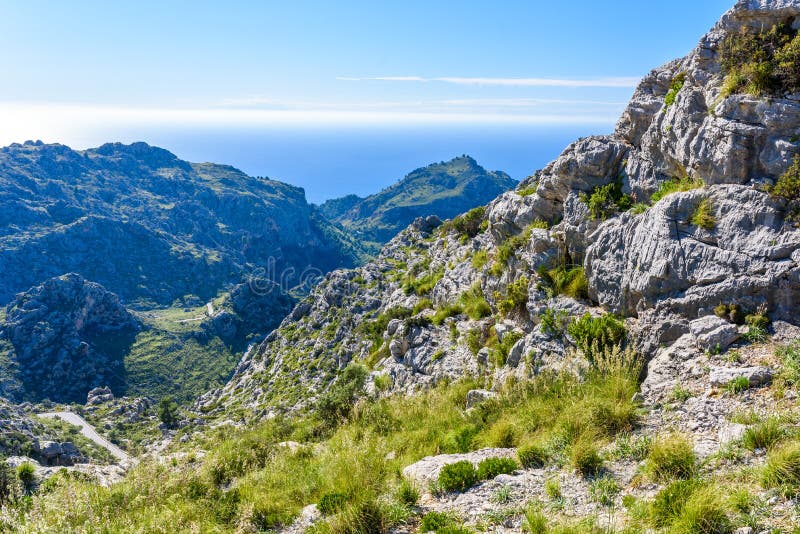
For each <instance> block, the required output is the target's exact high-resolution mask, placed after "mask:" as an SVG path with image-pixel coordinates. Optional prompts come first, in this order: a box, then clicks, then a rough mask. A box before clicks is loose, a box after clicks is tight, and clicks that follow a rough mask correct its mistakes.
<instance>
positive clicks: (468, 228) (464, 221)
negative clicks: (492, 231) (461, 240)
mask: <svg viewBox="0 0 800 534" xmlns="http://www.w3.org/2000/svg"><path fill="white" fill-rule="evenodd" d="M485 216H486V207H484V206H479V207H477V208H472V209H471V210H469V211H468V212H467V213H465V214H463V215H459V216H458V217H456V218H455V219H453V220H452V221H448V222H446V223H445V224H443V225H442V232H443V233H447V232H450V231H453V230H455V231H456V232H457V233H459V234H460V235H462V236H466V237H469V238H472V237H475V236H476V235H478V234H479V233H481V231H482V229H481V223H482V222H483V220H484V217H485Z"/></svg>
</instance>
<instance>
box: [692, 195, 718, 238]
mask: <svg viewBox="0 0 800 534" xmlns="http://www.w3.org/2000/svg"><path fill="white" fill-rule="evenodd" d="M690 222H691V223H692V224H693V225H695V226H697V227H699V228H703V229H704V230H713V229H714V227H715V226H716V225H717V220H716V218H715V217H714V208H713V206H712V205H711V201H710V200H708V199H707V198H704V199H703V200H701V201H700V203H699V204H698V205H697V208H695V210H694V213H693V214H692V218H691V221H690Z"/></svg>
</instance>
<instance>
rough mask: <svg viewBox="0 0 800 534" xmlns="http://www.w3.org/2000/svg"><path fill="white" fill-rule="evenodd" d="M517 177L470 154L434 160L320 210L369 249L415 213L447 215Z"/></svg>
mask: <svg viewBox="0 0 800 534" xmlns="http://www.w3.org/2000/svg"><path fill="white" fill-rule="evenodd" d="M515 184H516V181H515V180H513V179H512V178H511V177H509V176H508V175H507V174H506V173H504V172H501V171H492V172H490V171H487V170H486V169H484V168H483V167H481V166H480V165H478V162H476V161H475V160H474V159H473V158H471V157H469V156H466V155H464V156H460V157H457V158H453V159H452V160H450V161H447V162H445V161H442V162H439V163H432V164H430V165H428V166H426V167H421V168H419V169H416V170H414V171H412V172H410V173H409V174H407V175H406V176H405V177H404V178H403V179H402V180H399V181H398V182H396V183H395V184H393V185H391V186H390V187H387V188H386V189H384V190H383V191H381V192H379V193H375V194H374V195H370V196H368V197H367V198H359V197H357V196H355V195H348V196H346V197H343V198H339V199H333V200H329V201H327V202H325V203H324V204H323V205H322V206H321V207H320V210H321V211H322V213H324V214H326V216H327V217H329V218H330V220H332V221H334V222H336V223H337V224H340V225H341V226H342V227H343V228H344V229H345V230H347V231H348V232H349V233H352V234H353V235H355V236H357V237H358V238H359V239H360V240H362V241H363V242H365V243H369V244H370V245H368V246H369V247H370V249H371V250H373V251H374V252H376V253H377V252H378V251H379V250H380V247H381V246H382V245H383V244H384V243H386V242H387V241H389V240H390V239H391V238H392V237H394V236H395V235H397V233H398V232H400V231H401V230H403V229H404V228H406V227H407V226H408V225H409V224H411V222H412V221H413V220H414V219H416V218H417V217H426V216H429V215H435V216H437V217H439V218H441V219H449V218H451V217H455V216H456V215H458V214H460V213H464V212H465V211H468V210H470V209H472V208H474V207H476V206H480V205H483V204H485V203H486V202H488V201H490V200H491V199H493V198H495V197H496V196H497V195H499V194H500V193H502V192H503V191H506V190H508V189H511V188H512V187H514V185H515Z"/></svg>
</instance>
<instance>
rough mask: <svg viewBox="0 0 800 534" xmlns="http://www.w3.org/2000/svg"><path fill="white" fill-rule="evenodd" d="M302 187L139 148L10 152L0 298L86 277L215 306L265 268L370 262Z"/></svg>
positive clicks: (1, 197) (1, 192)
mask: <svg viewBox="0 0 800 534" xmlns="http://www.w3.org/2000/svg"><path fill="white" fill-rule="evenodd" d="M360 254H361V253H360V249H359V246H358V244H357V243H356V242H354V241H352V240H350V239H348V238H346V237H345V236H344V235H343V234H342V233H341V232H340V231H338V230H337V229H335V228H333V227H332V226H331V225H330V224H329V223H328V222H327V221H326V220H325V219H324V217H322V216H320V215H319V214H318V213H317V212H316V209H315V208H314V207H312V206H310V205H309V204H308V203H307V202H306V200H305V194H304V192H303V190H302V189H300V188H297V187H293V186H290V185H287V184H283V183H280V182H276V181H274V180H268V179H260V178H252V177H249V176H247V175H245V174H244V173H242V172H241V171H238V170H237V169H234V168H233V167H228V166H224V165H214V164H209V163H203V164H191V163H187V162H185V161H181V160H180V159H178V158H177V157H176V156H174V155H173V154H171V153H170V152H168V151H166V150H163V149H160V148H156V147H152V146H149V145H146V144H144V143H135V144H132V145H122V144H118V143H114V144H107V145H103V146H101V147H99V148H95V149H90V150H85V151H75V150H72V149H70V148H68V147H66V146H62V145H45V144H42V143H31V142H28V143H25V144H24V145H20V144H14V145H11V146H8V147H5V148H2V149H0V272H3V273H4V274H5V276H3V277H2V280H0V303H3V302H9V301H10V300H11V298H13V296H14V295H15V294H16V293H18V292H20V291H25V290H27V289H28V288H30V287H32V286H34V285H36V284H39V283H41V282H42V281H44V280H46V279H48V278H51V277H54V276H60V275H62V274H64V273H67V272H76V273H79V274H81V275H82V276H84V277H85V278H87V279H88V280H92V281H94V282H97V283H100V284H102V285H103V286H104V287H106V288H107V289H108V290H110V291H112V292H114V293H116V294H118V295H119V296H120V298H122V299H123V300H125V301H126V302H131V303H136V304H137V305H140V306H144V307H148V306H154V305H155V306H165V305H170V304H172V303H173V302H175V301H176V300H178V301H186V300H187V299H188V300H189V301H191V300H192V299H193V298H199V299H200V300H202V301H207V300H209V299H211V298H213V297H215V296H216V295H217V294H218V293H219V291H220V290H221V289H222V288H224V287H225V286H226V285H227V284H238V283H241V282H242V281H243V280H244V278H245V277H247V276H248V275H250V274H252V273H254V272H260V270H263V271H266V270H270V271H271V272H274V273H284V274H288V273H293V274H292V275H291V276H288V277H287V278H286V280H283V281H282V283H283V284H284V285H285V287H286V288H291V287H293V286H294V285H299V284H300V283H301V280H300V276H301V273H303V272H307V271H308V270H309V269H312V270H314V271H315V272H317V271H318V272H327V271H329V270H331V269H334V268H338V267H348V266H353V265H355V264H357V263H358V262H359V261H360V257H361V256H360Z"/></svg>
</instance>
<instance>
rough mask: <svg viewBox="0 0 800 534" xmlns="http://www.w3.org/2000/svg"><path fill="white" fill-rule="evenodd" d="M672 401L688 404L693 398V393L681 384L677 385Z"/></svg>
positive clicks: (673, 390)
mask: <svg viewBox="0 0 800 534" xmlns="http://www.w3.org/2000/svg"><path fill="white" fill-rule="evenodd" d="M671 397H672V399H673V400H675V401H677V402H686V401H687V400H689V399H690V398H691V397H692V392H691V391H690V390H688V389H686V388H685V387H683V386H682V385H680V384H675V387H673V388H672V395H671Z"/></svg>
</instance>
